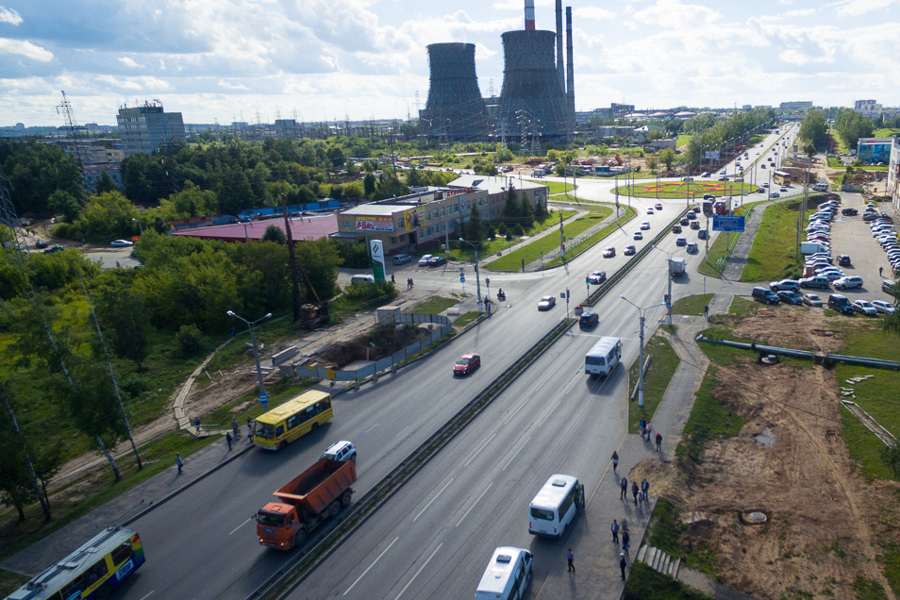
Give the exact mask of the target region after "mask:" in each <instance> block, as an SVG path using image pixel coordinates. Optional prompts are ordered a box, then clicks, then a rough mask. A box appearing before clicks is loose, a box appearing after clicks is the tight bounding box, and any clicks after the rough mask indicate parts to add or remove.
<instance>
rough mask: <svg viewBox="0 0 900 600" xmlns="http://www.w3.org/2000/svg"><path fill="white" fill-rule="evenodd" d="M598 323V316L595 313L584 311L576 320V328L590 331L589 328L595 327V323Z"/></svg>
mask: <svg viewBox="0 0 900 600" xmlns="http://www.w3.org/2000/svg"><path fill="white" fill-rule="evenodd" d="M599 322H600V315H598V314H597V313H595V312H591V311H589V310H586V311H584V312H583V313H581V317H580V318H579V319H578V326H579V327H581V328H582V329H590V328H591V327H596V326H597V323H599Z"/></svg>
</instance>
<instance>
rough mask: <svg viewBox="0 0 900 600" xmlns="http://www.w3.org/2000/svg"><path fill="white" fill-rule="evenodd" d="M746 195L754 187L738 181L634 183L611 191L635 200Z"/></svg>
mask: <svg viewBox="0 0 900 600" xmlns="http://www.w3.org/2000/svg"><path fill="white" fill-rule="evenodd" d="M742 189H743V194H744V195H747V194H750V193H751V192H755V191H756V186H755V185H750V184H749V183H744V184H742V183H740V182H738V181H709V182H698V181H694V182H692V183H688V182H683V181H664V182H661V183H636V184H634V185H624V186H620V187H618V188H617V189H615V190H613V193H615V192H616V191H618V193H619V194H620V195H623V196H633V197H637V198H690V199H691V200H697V199H698V198H702V197H703V194H712V195H713V196H715V197H717V198H718V197H720V196H740V195H741V190H742Z"/></svg>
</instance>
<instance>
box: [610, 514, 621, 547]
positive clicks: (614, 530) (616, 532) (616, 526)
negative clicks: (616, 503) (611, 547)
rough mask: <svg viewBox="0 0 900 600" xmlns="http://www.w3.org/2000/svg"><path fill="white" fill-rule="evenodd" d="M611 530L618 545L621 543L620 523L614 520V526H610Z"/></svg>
mask: <svg viewBox="0 0 900 600" xmlns="http://www.w3.org/2000/svg"><path fill="white" fill-rule="evenodd" d="M609 530H610V531H612V535H613V541H614V542H615V543H616V544H618V543H619V523H618V522H617V521H616V520H615V519H613V522H612V525H610V526H609Z"/></svg>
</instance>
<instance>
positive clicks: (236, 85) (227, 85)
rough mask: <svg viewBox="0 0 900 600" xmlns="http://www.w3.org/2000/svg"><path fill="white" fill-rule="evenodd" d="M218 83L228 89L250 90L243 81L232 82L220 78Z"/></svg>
mask: <svg viewBox="0 0 900 600" xmlns="http://www.w3.org/2000/svg"><path fill="white" fill-rule="evenodd" d="M218 85H219V87H221V88H225V89H226V90H249V89H250V88H248V87H247V86H246V85H244V84H243V83H230V82H228V81H225V80H224V79H220V80H219V84H218Z"/></svg>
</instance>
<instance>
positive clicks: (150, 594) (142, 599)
mask: <svg viewBox="0 0 900 600" xmlns="http://www.w3.org/2000/svg"><path fill="white" fill-rule="evenodd" d="M152 595H153V592H150V593H149V594H147V595H146V596H144V597H143V598H141V600H147V598H149V597H150V596H152Z"/></svg>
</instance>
